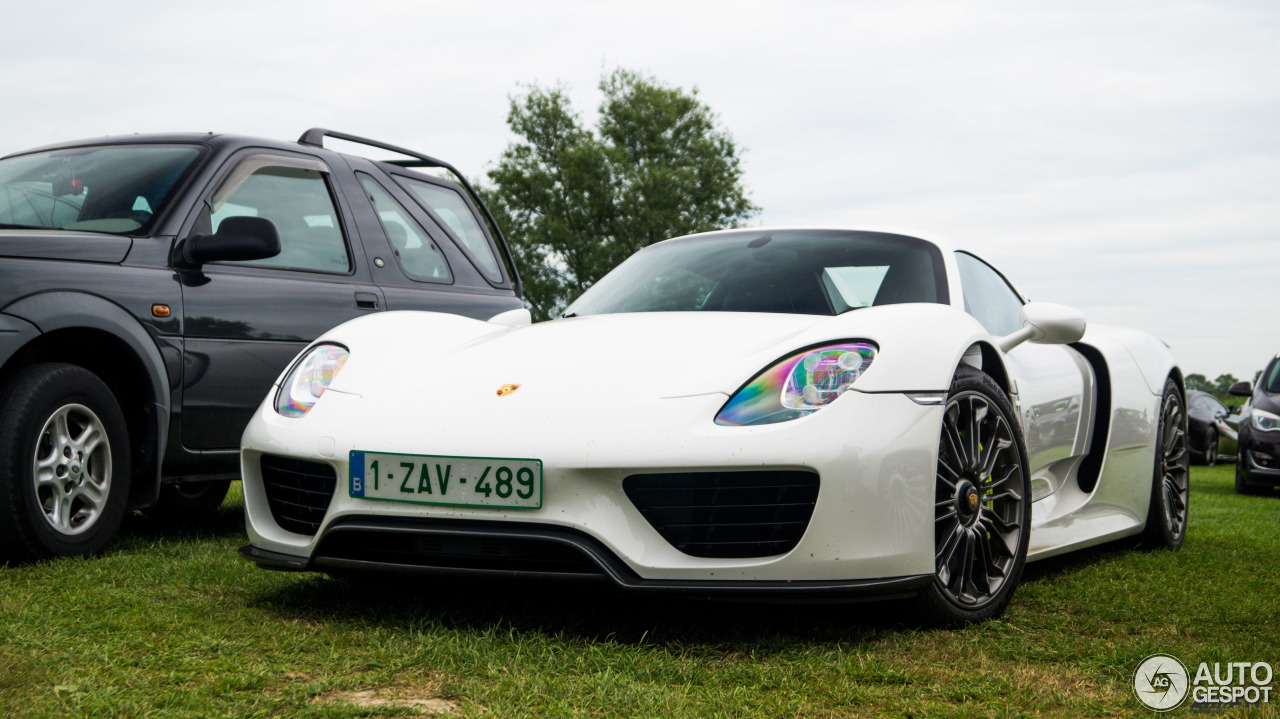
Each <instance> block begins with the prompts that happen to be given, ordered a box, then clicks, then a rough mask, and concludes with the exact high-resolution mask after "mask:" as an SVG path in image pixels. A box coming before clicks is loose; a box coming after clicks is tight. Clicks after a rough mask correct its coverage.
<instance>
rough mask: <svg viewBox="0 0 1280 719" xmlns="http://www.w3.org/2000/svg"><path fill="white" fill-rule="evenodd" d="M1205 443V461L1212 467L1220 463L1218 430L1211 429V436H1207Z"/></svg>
mask: <svg viewBox="0 0 1280 719" xmlns="http://www.w3.org/2000/svg"><path fill="white" fill-rule="evenodd" d="M1204 441H1205V445H1204V463H1205V464H1206V465H1208V466H1210V467H1212V466H1213V465H1215V464H1217V463H1218V433H1217V431H1216V430H1213V429H1210V430H1209V436H1208V437H1206V438H1205V440H1204Z"/></svg>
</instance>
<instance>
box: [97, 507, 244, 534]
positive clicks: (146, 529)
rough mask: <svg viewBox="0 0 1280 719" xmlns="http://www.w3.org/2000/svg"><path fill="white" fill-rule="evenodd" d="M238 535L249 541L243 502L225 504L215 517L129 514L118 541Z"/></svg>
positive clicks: (211, 515) (214, 514)
mask: <svg viewBox="0 0 1280 719" xmlns="http://www.w3.org/2000/svg"><path fill="white" fill-rule="evenodd" d="M236 536H239V537H244V538H245V541H248V539H247V535H246V534H245V531H244V506H243V505H242V504H241V503H239V502H225V503H223V505H222V506H221V507H219V508H218V509H217V511H215V512H214V513H213V514H208V515H203V516H200V517H194V518H183V517H165V516H158V515H156V514H148V513H145V512H137V511H135V512H129V513H128V514H127V515H125V518H124V524H122V525H121V527H120V533H119V535H117V541H118V542H130V541H143V542H151V541H154V540H164V541H166V542H169V541H184V540H190V541H196V540H207V539H222V538H230V537H236Z"/></svg>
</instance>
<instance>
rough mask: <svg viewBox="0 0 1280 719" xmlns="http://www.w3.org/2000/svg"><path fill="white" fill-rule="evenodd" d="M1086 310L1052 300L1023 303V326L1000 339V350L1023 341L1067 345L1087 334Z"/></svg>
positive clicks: (1005, 349) (1007, 349) (1004, 350)
mask: <svg viewBox="0 0 1280 719" xmlns="http://www.w3.org/2000/svg"><path fill="white" fill-rule="evenodd" d="M1084 328H1085V321H1084V313H1082V312H1081V311H1080V310H1077V309H1075V308H1074V307H1067V306H1066V305H1056V304H1053V303H1052V302H1028V303H1027V304H1025V305H1023V306H1022V328H1021V329H1019V330H1018V331H1017V332H1014V333H1013V334H1011V335H1008V336H1006V337H1002V338H1001V339H1000V341H999V345H1000V350H1001V351H1003V352H1008V351H1009V350H1011V349H1013V348H1014V347H1017V346H1018V345H1020V344H1022V343H1023V342H1027V341H1031V342H1035V343H1036V344H1041V345H1065V344H1070V343H1072V342H1079V341H1080V338H1081V337H1084Z"/></svg>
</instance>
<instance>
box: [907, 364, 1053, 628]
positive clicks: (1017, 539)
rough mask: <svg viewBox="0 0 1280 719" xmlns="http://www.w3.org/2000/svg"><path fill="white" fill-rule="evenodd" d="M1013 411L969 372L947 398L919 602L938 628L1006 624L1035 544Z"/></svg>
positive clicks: (961, 373) (959, 376) (959, 373)
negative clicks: (927, 569)
mask: <svg viewBox="0 0 1280 719" xmlns="http://www.w3.org/2000/svg"><path fill="white" fill-rule="evenodd" d="M1015 417H1016V415H1015V414H1014V411H1013V405H1012V404H1011V403H1010V402H1009V398H1008V396H1007V395H1005V393H1004V391H1003V390H1001V389H1000V386H999V385H997V384H996V382H995V380H993V379H991V377H990V376H988V375H986V374H984V373H982V372H979V371H978V370H975V369H973V368H971V367H968V366H967V365H962V366H961V367H960V368H959V369H957V370H956V375H955V378H954V379H953V380H952V382H951V390H950V392H949V393H948V395H947V404H946V409H945V414H944V419H943V426H942V433H941V436H940V437H939V439H938V444H939V449H938V469H937V472H936V478H935V480H934V485H935V488H934V502H935V514H934V581H933V583H932V584H931V585H930V586H929V588H928V589H925V590H922V591H921V593H920V594H919V595H918V596H917V597H916V607H917V609H918V611H919V612H920V614H921V617H922V618H923V619H924V620H925V622H926V623H928V624H930V625H933V626H963V625H966V624H971V623H975V622H981V621H985V620H987V619H991V618H994V617H998V616H1000V614H1001V613H1003V612H1004V610H1005V608H1006V607H1007V606H1008V605H1009V600H1010V599H1011V598H1012V597H1013V592H1014V590H1015V589H1016V588H1017V586H1018V581H1019V580H1020V579H1021V577H1022V568H1023V566H1024V565H1025V564H1026V560H1027V543H1028V540H1029V539H1030V537H1031V484H1030V483H1031V472H1030V470H1029V469H1028V466H1027V449H1026V443H1025V442H1024V440H1023V437H1022V431H1021V429H1020V428H1019V426H1018V423H1017V421H1016V420H1015V419H1014V418H1015Z"/></svg>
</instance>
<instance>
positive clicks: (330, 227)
mask: <svg viewBox="0 0 1280 719" xmlns="http://www.w3.org/2000/svg"><path fill="white" fill-rule="evenodd" d="M277 160H280V162H279V163H277ZM322 168H323V165H321V164H320V163H319V162H308V161H293V160H286V159H284V158H250V159H247V160H245V161H244V162H242V163H241V165H240V166H239V167H237V168H236V169H235V170H233V171H232V173H231V175H230V176H228V178H227V180H226V182H225V183H224V184H223V186H222V187H221V188H219V190H218V191H217V192H216V193H214V196H213V198H212V202H211V204H212V207H213V211H212V214H211V215H210V217H209V220H210V225H211V229H212V231H213V232H217V230H218V225H219V224H221V222H222V221H223V220H225V219H226V218H228V217H244V216H249V217H264V218H266V219H268V220H271V221H272V222H273V223H275V226H276V229H277V230H278V231H279V232H280V254H278V255H276V256H275V257H268V258H266V259H263V260H254V261H253V262H248V263H245V264H251V265H266V266H269V267H287V268H291V269H300V270H311V271H315V272H332V273H337V274H346V273H348V272H350V271H351V258H350V255H349V253H348V252H347V242H346V238H345V237H344V236H343V233H342V222H341V220H340V218H339V217H338V211H337V208H336V207H335V205H334V201H333V195H332V193H331V192H330V191H329V184H328V182H327V181H326V179H325V173H324V172H323V171H322Z"/></svg>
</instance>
